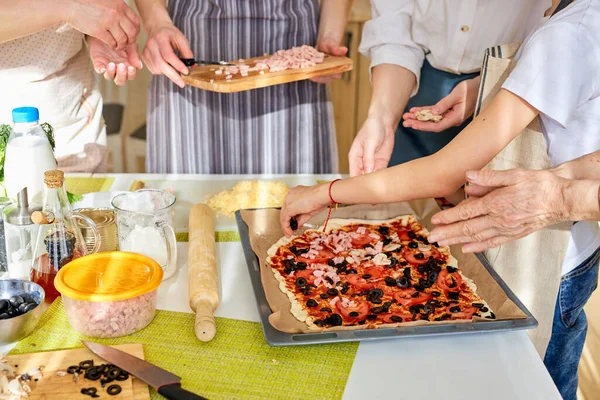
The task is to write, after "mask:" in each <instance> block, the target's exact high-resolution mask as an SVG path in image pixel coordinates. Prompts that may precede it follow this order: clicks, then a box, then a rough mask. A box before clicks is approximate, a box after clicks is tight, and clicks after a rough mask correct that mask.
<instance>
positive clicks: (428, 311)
mask: <svg viewBox="0 0 600 400" xmlns="http://www.w3.org/2000/svg"><path fill="white" fill-rule="evenodd" d="M423 311H425V313H426V314H431V313H432V312H434V311H435V308H434V307H433V306H432V305H431V304H425V305H424V306H423Z"/></svg>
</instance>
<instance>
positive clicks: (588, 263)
mask: <svg viewBox="0 0 600 400" xmlns="http://www.w3.org/2000/svg"><path fill="white" fill-rule="evenodd" d="M599 259H600V248H599V249H597V250H596V251H595V252H594V254H592V255H591V256H590V257H589V258H588V259H587V260H585V261H584V262H583V263H582V264H581V265H579V266H578V267H577V268H575V269H574V270H573V271H571V272H569V273H568V274H566V275H565V276H563V277H562V278H561V280H560V289H559V291H558V299H557V300H556V308H555V310H554V322H553V324H552V336H551V338H550V343H549V344H548V350H547V351H546V356H545V357H544V364H545V365H546V368H547V369H548V372H550V376H551V377H552V379H553V380H554V383H555V384H556V386H557V387H558V391H559V392H560V394H561V395H562V397H563V399H565V400H576V399H577V367H578V366H579V360H580V358H581V352H582V351H583V343H584V342H585V335H586V333H587V319H586V317H585V312H584V311H583V306H584V305H585V303H587V301H588V300H589V298H590V296H591V295H592V293H593V292H594V290H596V287H597V286H598V261H599Z"/></svg>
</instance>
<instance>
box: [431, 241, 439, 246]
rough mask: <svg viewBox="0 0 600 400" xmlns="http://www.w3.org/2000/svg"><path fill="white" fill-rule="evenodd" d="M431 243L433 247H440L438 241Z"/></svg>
mask: <svg viewBox="0 0 600 400" xmlns="http://www.w3.org/2000/svg"><path fill="white" fill-rule="evenodd" d="M431 244H432V245H434V246H435V247H440V245H439V244H438V242H433V243H431Z"/></svg>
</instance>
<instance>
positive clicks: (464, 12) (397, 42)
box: [359, 0, 552, 95]
mask: <svg viewBox="0 0 600 400" xmlns="http://www.w3.org/2000/svg"><path fill="white" fill-rule="evenodd" d="M551 5H552V1H551V0H527V1H524V0H371V6H372V19H371V20H370V21H368V22H367V23H366V24H365V26H364V30H363V36H362V41H361V43H360V47H359V51H360V52H361V53H362V54H363V55H365V56H366V57H368V58H370V59H371V68H373V67H375V66H377V65H380V64H395V65H399V66H402V67H404V68H406V69H408V70H410V71H412V72H413V73H414V74H415V76H416V77H417V86H416V89H415V91H414V92H413V95H414V94H415V93H416V92H417V90H418V87H419V79H420V72H421V67H422V66H423V60H424V58H425V57H427V60H428V61H429V63H430V64H431V65H432V66H433V67H434V68H437V69H440V70H444V71H448V72H452V73H454V74H463V73H471V72H476V71H479V70H480V69H481V64H482V61H483V55H484V51H485V49H486V48H488V47H492V46H496V45H499V44H507V43H513V42H520V41H523V39H525V37H526V36H527V35H528V34H529V33H530V32H531V30H532V29H533V28H535V27H536V26H537V25H538V23H539V21H540V20H541V19H542V18H543V16H544V13H545V12H546V10H548V9H549V8H550V7H551Z"/></svg>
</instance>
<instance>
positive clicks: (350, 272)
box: [347, 269, 358, 275]
mask: <svg viewBox="0 0 600 400" xmlns="http://www.w3.org/2000/svg"><path fill="white" fill-rule="evenodd" d="M347 274H348V275H350V274H358V271H357V270H355V269H349V270H348V272H347Z"/></svg>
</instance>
